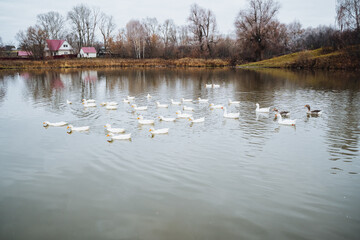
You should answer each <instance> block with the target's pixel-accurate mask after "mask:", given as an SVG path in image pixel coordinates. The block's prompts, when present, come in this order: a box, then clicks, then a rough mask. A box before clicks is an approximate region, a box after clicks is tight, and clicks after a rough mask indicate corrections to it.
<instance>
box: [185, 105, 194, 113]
mask: <svg viewBox="0 0 360 240" xmlns="http://www.w3.org/2000/svg"><path fill="white" fill-rule="evenodd" d="M183 110H184V111H192V112H193V111H194V108H192V107H187V106H184V107H183Z"/></svg>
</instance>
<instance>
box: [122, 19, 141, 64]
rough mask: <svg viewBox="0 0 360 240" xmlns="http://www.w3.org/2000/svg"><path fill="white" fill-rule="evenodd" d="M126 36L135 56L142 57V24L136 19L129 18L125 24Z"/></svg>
mask: <svg viewBox="0 0 360 240" xmlns="http://www.w3.org/2000/svg"><path fill="white" fill-rule="evenodd" d="M126 36H127V40H128V42H129V43H130V46H131V48H132V50H133V52H134V54H135V58H144V52H145V44H144V42H145V38H144V36H145V30H144V27H143V25H142V24H141V23H140V22H139V21H138V20H130V21H129V22H128V23H127V24H126ZM141 55H142V56H141Z"/></svg>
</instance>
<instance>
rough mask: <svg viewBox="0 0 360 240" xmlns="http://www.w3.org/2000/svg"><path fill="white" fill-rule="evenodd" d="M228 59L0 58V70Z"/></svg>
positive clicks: (205, 63)
mask: <svg viewBox="0 0 360 240" xmlns="http://www.w3.org/2000/svg"><path fill="white" fill-rule="evenodd" d="M229 66H230V64H229V61H226V60H221V59H199V58H181V59H174V60H166V59H158V58H157V59H119V58H93V59H56V60H21V59H20V60H19V59H16V60H0V70H1V69H3V70H5V69H6V70H10V69H19V70H21V69H24V70H27V69H63V68H114V67H197V68H222V67H229Z"/></svg>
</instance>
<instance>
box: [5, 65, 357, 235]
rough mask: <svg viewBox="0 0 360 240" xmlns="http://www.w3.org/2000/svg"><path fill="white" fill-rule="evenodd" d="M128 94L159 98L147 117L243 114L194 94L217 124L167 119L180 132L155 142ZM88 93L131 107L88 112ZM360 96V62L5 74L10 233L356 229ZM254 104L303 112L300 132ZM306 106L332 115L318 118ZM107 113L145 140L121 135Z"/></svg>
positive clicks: (140, 101)
mask: <svg viewBox="0 0 360 240" xmlns="http://www.w3.org/2000/svg"><path fill="white" fill-rule="evenodd" d="M209 83H213V84H220V85H221V87H220V88H218V89H207V88H206V87H205V84H209ZM148 93H150V94H151V95H152V96H153V97H152V99H147V98H146V95H147V94H148ZM127 96H135V97H136V100H135V102H136V104H137V105H138V106H145V105H146V106H148V108H149V109H148V110H147V111H145V112H143V113H142V115H143V116H144V118H145V119H157V117H158V116H159V115H162V116H164V117H175V115H176V114H175V112H176V111H177V110H179V109H180V108H181V106H174V105H170V107H169V108H168V109H158V108H156V105H155V102H156V101H160V102H161V103H170V99H174V100H175V101H179V99H181V98H192V99H197V98H198V97H201V98H204V99H209V103H214V104H223V105H225V106H227V108H228V110H229V112H238V111H240V119H237V120H234V119H224V118H223V116H222V115H223V111H222V110H221V109H214V110H210V108H209V105H208V104H199V103H197V102H194V103H188V104H187V105H189V106H191V107H193V108H194V109H195V111H194V112H193V116H194V118H199V117H205V119H206V120H205V122H204V123H200V124H190V122H189V121H188V120H187V119H183V120H178V121H176V122H159V121H158V120H156V122H155V128H170V131H169V134H167V135H158V136H155V137H154V138H152V137H151V134H150V133H149V128H150V126H141V125H138V123H137V120H136V117H137V113H135V112H133V110H132V108H131V107H130V105H129V104H124V103H122V99H123V98H126V97H127ZM84 98H85V99H96V100H97V102H98V103H100V102H103V101H117V102H118V103H119V105H118V109H117V110H115V111H109V110H106V109H105V108H104V107H101V106H99V105H98V106H97V107H95V108H84V107H83V105H82V104H81V100H82V99H84ZM67 99H68V100H71V101H72V102H73V104H72V105H68V104H66V100H67ZM229 99H231V100H236V101H240V104H239V105H228V104H227V103H228V100H229ZM359 102H360V79H359V77H358V74H356V73H351V72H310V71H309V72H307V71H299V72H296V71H295V72H294V71H283V70H259V71H252V70H224V69H211V70H206V69H205V70H204V69H121V70H97V71H96V70H84V71H75V70H66V71H39V72H35V71H34V72H21V73H14V72H0V111H1V113H2V114H1V115H0V126H1V129H2V134H1V135H0V146H1V151H0V180H1V181H0V193H1V194H0V226H1V227H0V238H1V239H24V238H26V239H45V238H46V239H77V238H82V239H192V238H198V239H259V238H261V239H264V238H266V239H339V238H340V239H341V238H344V239H356V238H357V236H358V229H359V226H360V210H359V207H358V203H359V202H360V192H359V191H358V189H359V176H360V174H358V173H360V162H359V159H360V158H359V148H360V144H359V135H360V129H359V127H360V122H359V121H360V120H359V119H360V107H359ZM255 103H259V104H260V106H261V107H271V109H272V108H273V107H276V108H278V109H279V110H287V111H290V112H291V119H297V126H296V128H295V127H291V126H279V125H278V123H277V120H276V119H274V114H273V113H270V114H256V113H255V108H256V106H255ZM305 104H310V106H311V107H312V108H314V109H315V108H317V109H321V110H322V111H323V115H321V116H319V117H314V116H307V115H306V108H305V107H304V105H305ZM45 120H48V121H50V122H58V121H68V122H70V123H71V124H73V125H74V126H85V125H89V126H90V131H89V132H86V133H78V132H74V133H73V134H67V133H66V129H65V128H55V127H49V128H43V127H42V122H43V121H45ZM105 123H110V124H112V126H113V127H121V128H125V129H126V131H127V133H131V134H132V141H114V142H113V143H108V142H107V141H106V140H107V138H106V137H105V135H106V131H105V129H104V124H105Z"/></svg>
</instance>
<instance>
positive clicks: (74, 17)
mask: <svg viewBox="0 0 360 240" xmlns="http://www.w3.org/2000/svg"><path fill="white" fill-rule="evenodd" d="M98 16H99V9H98V8H93V9H90V8H89V7H88V6H86V5H84V4H80V5H77V6H75V7H73V8H72V10H71V11H70V12H68V19H69V20H70V21H71V23H72V25H73V28H74V29H75V32H76V35H77V38H78V47H79V48H81V47H82V46H91V45H93V43H94V41H95V30H96V25H97V21H98Z"/></svg>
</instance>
